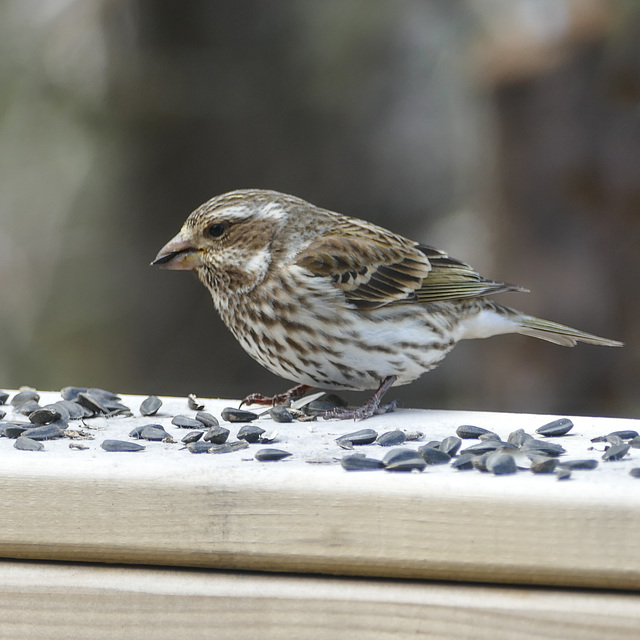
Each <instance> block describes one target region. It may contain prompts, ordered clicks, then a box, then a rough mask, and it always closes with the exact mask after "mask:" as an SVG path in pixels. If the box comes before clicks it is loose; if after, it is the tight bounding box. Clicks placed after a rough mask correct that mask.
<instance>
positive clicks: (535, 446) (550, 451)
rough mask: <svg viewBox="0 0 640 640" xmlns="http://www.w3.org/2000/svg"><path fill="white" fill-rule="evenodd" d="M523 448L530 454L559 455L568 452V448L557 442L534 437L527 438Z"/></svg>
mask: <svg viewBox="0 0 640 640" xmlns="http://www.w3.org/2000/svg"><path fill="white" fill-rule="evenodd" d="M522 450H523V451H524V452H525V453H527V454H529V455H541V454H542V455H546V456H553V457H557V456H560V455H562V454H563V453H566V449H565V448H564V447H562V446H560V445H559V444H556V443H555V442H549V441H548V440H536V439H535V438H532V439H531V440H527V441H526V442H525V443H524V446H523V447H522Z"/></svg>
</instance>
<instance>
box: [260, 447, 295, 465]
mask: <svg viewBox="0 0 640 640" xmlns="http://www.w3.org/2000/svg"><path fill="white" fill-rule="evenodd" d="M290 455H291V454H290V453H289V452H288V451H283V450H282V449H260V451H256V455H255V456H254V457H255V459H256V460H258V461H260V462H271V461H275V460H282V459H283V458H288V457H289V456H290Z"/></svg>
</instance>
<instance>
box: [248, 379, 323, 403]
mask: <svg viewBox="0 0 640 640" xmlns="http://www.w3.org/2000/svg"><path fill="white" fill-rule="evenodd" d="M311 389H313V387H310V386H309V385H308V384H299V385H297V386H296V387H293V388H292V389H289V390H288V391H285V392H284V393H279V394H278V395H276V396H265V395H262V394H261V393H251V394H249V395H248V396H247V397H246V398H245V399H244V400H243V401H242V402H241V403H240V406H241V407H242V405H243V404H260V405H264V406H269V407H274V406H276V405H278V404H285V402H287V401H289V400H292V399H293V398H299V397H300V396H303V395H305V393H309V391H311Z"/></svg>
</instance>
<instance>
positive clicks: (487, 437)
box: [478, 431, 502, 442]
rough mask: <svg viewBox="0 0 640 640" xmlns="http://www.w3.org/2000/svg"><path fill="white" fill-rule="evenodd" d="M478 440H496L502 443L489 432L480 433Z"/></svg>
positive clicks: (498, 437)
mask: <svg viewBox="0 0 640 640" xmlns="http://www.w3.org/2000/svg"><path fill="white" fill-rule="evenodd" d="M478 440H480V441H481V442H486V441H487V440H497V441H498V442H502V438H501V437H500V436H499V435H498V434H497V433H493V432H492V431H490V432H489V433H481V434H480V435H479V436H478Z"/></svg>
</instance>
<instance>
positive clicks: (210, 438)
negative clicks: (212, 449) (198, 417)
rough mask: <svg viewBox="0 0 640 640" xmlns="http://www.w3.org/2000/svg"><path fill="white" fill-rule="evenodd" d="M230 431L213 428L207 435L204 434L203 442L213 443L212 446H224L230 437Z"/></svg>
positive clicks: (222, 428)
mask: <svg viewBox="0 0 640 640" xmlns="http://www.w3.org/2000/svg"><path fill="white" fill-rule="evenodd" d="M229 433H230V431H229V429H225V428H224V427H219V426H218V427H211V429H209V431H207V433H205V434H204V438H203V440H205V441H206V442H211V443H212V444H224V443H225V442H226V441H227V438H228V437H229Z"/></svg>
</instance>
